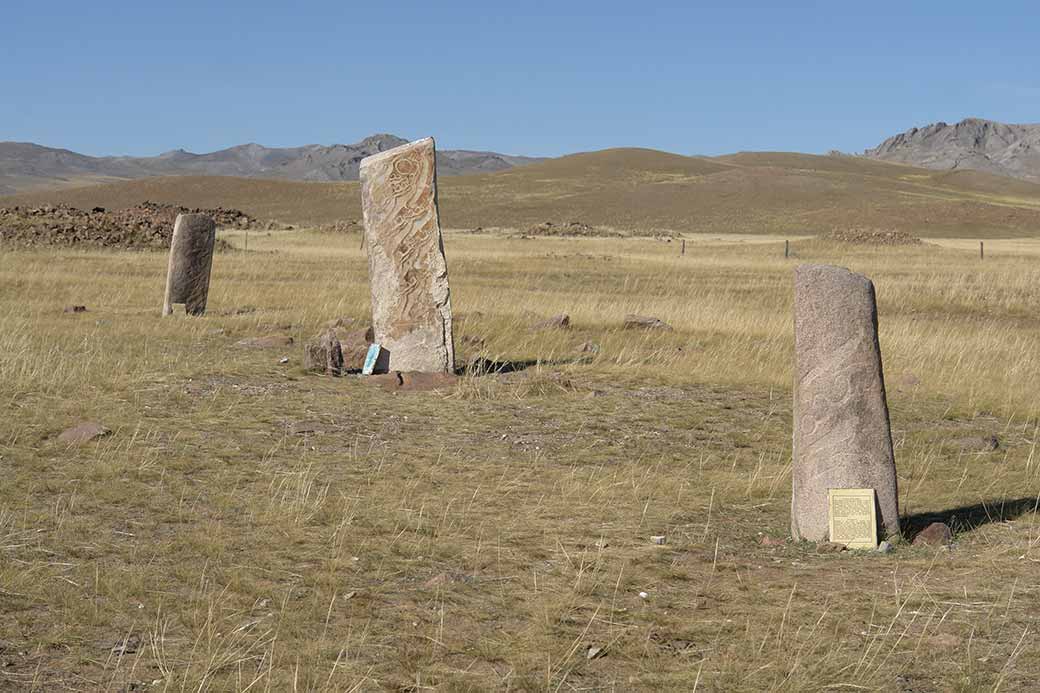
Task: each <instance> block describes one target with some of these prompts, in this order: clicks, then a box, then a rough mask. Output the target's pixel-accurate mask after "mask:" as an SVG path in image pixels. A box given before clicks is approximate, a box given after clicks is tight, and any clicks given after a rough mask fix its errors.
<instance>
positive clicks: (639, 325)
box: [624, 315, 672, 332]
mask: <svg viewBox="0 0 1040 693" xmlns="http://www.w3.org/2000/svg"><path fill="white" fill-rule="evenodd" d="M624 328H625V329H626V330H664V331H666V332H671V330H672V326H671V325H669V324H668V323H666V322H664V321H663V320H661V319H660V318H654V317H650V316H647V315H626V316H625V322H624Z"/></svg>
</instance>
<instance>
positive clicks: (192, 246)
mask: <svg viewBox="0 0 1040 693" xmlns="http://www.w3.org/2000/svg"><path fill="white" fill-rule="evenodd" d="M216 234H217V225H216V223H215V222H214V221H213V219H212V218H211V217H209V216H207V215H205V214H178V215H177V221H176V222H174V225H173V240H172V241H171V242H170V264H169V267H168V269H167V271H166V297H165V298H164V300H163V312H162V314H163V315H169V314H171V313H172V312H173V304H175V303H183V304H184V311H185V312H186V313H188V314H189V315H202V314H203V313H205V312H206V299H207V298H208V296H209V274H210V270H211V269H212V267H213V245H214V243H215V242H216V238H217V235H216Z"/></svg>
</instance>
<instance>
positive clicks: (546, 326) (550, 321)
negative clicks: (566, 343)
mask: <svg viewBox="0 0 1040 693" xmlns="http://www.w3.org/2000/svg"><path fill="white" fill-rule="evenodd" d="M570 327H571V316H569V315H567V314H566V313H560V314H559V315H554V316H552V317H551V318H547V319H545V320H541V321H539V322H536V323H535V324H533V325H531V329H532V330H569V329H570Z"/></svg>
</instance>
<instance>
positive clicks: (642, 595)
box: [639, 592, 650, 599]
mask: <svg viewBox="0 0 1040 693" xmlns="http://www.w3.org/2000/svg"><path fill="white" fill-rule="evenodd" d="M639 598H640V599H649V598H650V593H649V592H640V593H639Z"/></svg>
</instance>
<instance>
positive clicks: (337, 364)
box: [303, 329, 343, 376]
mask: <svg viewBox="0 0 1040 693" xmlns="http://www.w3.org/2000/svg"><path fill="white" fill-rule="evenodd" d="M303 367H304V368H305V369H306V370H308V371H310V372H313V373H321V374H323V375H331V376H336V375H339V374H340V373H342V372H343V349H342V348H341V347H340V343H339V338H338V337H336V331H335V330H332V329H328V330H325V331H324V332H323V333H321V334H320V335H318V336H317V337H316V338H314V339H312V340H311V341H309V342H307V344H306V345H305V346H304V349H303Z"/></svg>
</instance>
